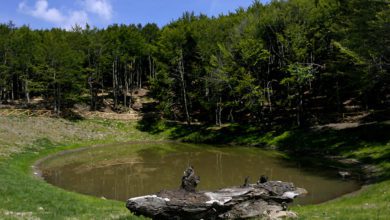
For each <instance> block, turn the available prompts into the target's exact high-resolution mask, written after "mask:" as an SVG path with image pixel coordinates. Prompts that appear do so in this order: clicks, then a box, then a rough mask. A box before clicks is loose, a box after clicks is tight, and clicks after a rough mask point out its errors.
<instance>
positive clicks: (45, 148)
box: [0, 117, 162, 219]
mask: <svg viewBox="0 0 390 220" xmlns="http://www.w3.org/2000/svg"><path fill="white" fill-rule="evenodd" d="M0 122H1V123H0V138H1V139H2V140H4V141H3V142H2V143H1V145H0V219H139V218H138V217H135V216H133V215H132V214H131V213H130V212H129V211H128V210H127V209H126V207H125V203H124V202H118V201H111V200H105V199H100V198H95V197H91V196H86V195H81V194H77V193H73V192H68V191H65V190H63V189H60V188H57V187H54V186H52V185H50V184H48V183H46V182H44V181H43V180H41V179H39V178H38V177H35V176H33V174H32V168H31V166H32V165H33V164H34V162H35V161H36V160H38V159H39V158H42V157H45V156H47V155H50V154H54V153H56V152H60V151H64V150H69V149H76V148H80V147H85V146H92V145H95V144H104V143H115V142H121V141H133V140H142V141H154V140H160V139H161V138H162V137H161V136H158V135H150V134H147V133H144V132H140V131H138V130H137V129H135V126H136V124H135V123H126V122H119V121H110V120H85V121H76V122H70V121H66V120H62V119H50V118H27V117H1V118H0ZM32 127H34V130H32V129H31V128H32ZM58 131H60V132H58ZM75 131H77V132H75ZM14 132H16V134H17V135H15V134H14ZM32 137H33V138H32Z"/></svg>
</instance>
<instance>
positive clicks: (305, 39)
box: [0, 0, 390, 124]
mask: <svg viewBox="0 0 390 220" xmlns="http://www.w3.org/2000/svg"><path fill="white" fill-rule="evenodd" d="M389 11H390V6H389V3H388V1H385V0H376V1H365V0H351V1H339V0H330V1H320V0H319V1H312V0H291V1H271V2H270V3H268V4H262V3H261V2H259V1H255V2H254V3H253V4H252V6H250V7H249V8H247V9H239V10H237V11H236V12H235V13H230V14H228V15H221V16H218V17H212V18H209V17H207V16H205V15H195V14H194V13H190V12H186V13H184V14H183V16H182V17H180V18H179V19H177V20H175V21H173V22H171V23H170V24H168V25H166V26H164V27H162V28H161V29H160V28H159V27H158V26H157V25H156V24H147V25H145V26H141V25H117V24H114V25H111V26H108V27H107V28H106V29H97V28H91V27H89V26H87V27H86V28H85V29H82V28H80V27H75V28H73V29H72V30H70V31H65V30H59V29H52V30H31V29H30V28H29V27H28V26H22V27H15V25H14V24H13V23H9V24H1V25H0V76H1V77H0V99H1V100H2V101H4V102H5V101H14V100H16V99H19V100H20V99H25V100H26V101H29V100H28V99H29V97H30V96H31V97H34V96H42V97H43V98H44V100H45V101H46V104H47V106H51V107H52V108H53V109H56V110H57V111H61V109H62V108H64V107H72V105H73V104H74V103H78V102H85V101H86V100H88V102H89V103H88V104H90V106H91V109H92V110H96V109H97V108H99V103H102V100H99V99H100V98H99V96H98V91H103V92H107V93H108V94H109V96H111V97H110V98H112V99H113V100H114V107H115V108H114V109H116V108H117V107H118V105H122V106H125V107H131V97H129V94H131V91H133V90H134V89H136V88H140V87H148V88H150V89H151V93H150V94H151V95H152V96H154V97H153V98H155V99H156V100H158V108H159V109H160V110H161V111H162V113H163V115H164V117H166V118H170V119H175V120H184V119H186V120H188V119H191V120H198V121H204V122H211V121H216V122H217V123H223V122H233V121H239V122H242V123H245V122H256V123H265V124H267V123H269V122H270V121H272V120H273V119H275V118H280V119H283V120H281V121H283V122H285V124H293V122H292V121H293V119H294V118H295V117H297V119H298V118H299V119H298V120H297V122H298V124H300V122H304V121H307V122H310V121H314V120H318V118H319V117H321V116H320V115H321V114H324V113H332V112H333V113H334V112H335V111H337V112H343V111H345V110H344V109H343V108H344V106H343V103H345V102H347V103H348V102H349V101H350V100H355V101H356V102H357V103H359V105H360V107H361V108H363V107H366V108H373V109H381V108H386V107H388V103H389V100H388V97H389V94H390V91H389V88H390V87H389V86H388V85H389V83H390V81H389V80H390V75H389V65H388V64H389V59H388V57H389V56H390V54H389V51H390V49H389V40H388V39H389V37H388V33H389V32H390V30H389V25H388V23H389V16H388V15H389ZM104 90H105V91H104ZM81 97H88V98H90V99H88V98H81ZM319 97H325V98H324V99H323V100H321V101H320V102H321V103H320V104H319V101H318V99H319ZM314 109H316V110H314ZM318 109H322V110H321V112H318V111H317V110H318ZM313 115H316V116H315V117H313Z"/></svg>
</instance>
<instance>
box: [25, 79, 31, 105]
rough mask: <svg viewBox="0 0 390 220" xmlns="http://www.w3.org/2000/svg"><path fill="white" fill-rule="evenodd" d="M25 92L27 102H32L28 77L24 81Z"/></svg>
mask: <svg viewBox="0 0 390 220" xmlns="http://www.w3.org/2000/svg"><path fill="white" fill-rule="evenodd" d="M24 92H25V94H26V100H27V103H30V92H29V90H28V80H27V79H26V80H25V82H24Z"/></svg>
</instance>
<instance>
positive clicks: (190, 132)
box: [0, 117, 390, 219]
mask: <svg viewBox="0 0 390 220" xmlns="http://www.w3.org/2000/svg"><path fill="white" fill-rule="evenodd" d="M389 131H390V125H389V124H386V123H377V124H370V125H364V126H360V127H358V128H348V129H343V130H332V129H321V130H313V129H307V130H290V131H283V130H272V131H269V130H268V131H267V130H265V129H261V128H255V127H252V126H239V125H236V124H232V125H229V126H225V127H222V128H219V127H210V126H204V125H193V126H186V125H182V124H176V123H171V122H164V121H154V122H152V123H150V122H147V123H146V122H145V121H141V122H140V123H138V124H137V123H129V122H119V121H113V120H81V121H66V120H62V119H48V118H24V117H0V140H1V141H0V219H39V218H40V219H138V218H137V217H134V216H132V215H131V214H130V213H129V212H128V210H127V209H126V208H125V207H124V203H123V202H118V201H110V200H104V199H100V198H95V197H90V196H85V195H80V194H77V193H73V192H68V191H65V190H63V189H60V188H57V187H54V186H51V185H50V184H47V183H46V182H44V181H42V180H41V179H38V178H36V177H34V176H33V175H32V174H31V166H32V164H33V163H34V162H35V161H36V160H38V159H39V158H42V157H45V156H47V155H50V154H53V153H56V152H60V151H63V150H67V149H75V148H79V147H83V146H91V145H94V144H104V143H115V142H123V141H135V140H136V141H155V140H169V139H171V140H181V141H187V142H195V143H218V144H226V143H230V144H232V143H233V144H243V145H252V146H259V147H264V146H267V147H272V148H278V149H281V150H283V151H285V152H287V157H288V158H289V159H291V160H300V159H301V155H309V156H312V157H318V158H321V157H322V156H324V155H335V156H343V157H349V158H356V159H359V160H361V161H363V162H365V163H370V164H373V165H375V166H377V167H380V168H381V170H382V172H380V173H378V176H377V177H378V178H377V182H376V183H375V184H373V185H368V186H366V187H365V188H364V189H362V190H361V191H359V192H356V193H354V194H353V195H350V196H345V197H342V198H339V199H336V200H334V201H329V202H326V203H324V204H320V205H310V206H303V207H294V208H293V210H294V211H297V212H298V215H299V216H300V218H302V219H388V216H390V195H389V193H390V181H389V179H390V175H389V173H390V132H389ZM321 161H323V162H324V161H325V165H330V164H328V163H333V161H328V160H324V159H323V158H321ZM332 165H333V164H332Z"/></svg>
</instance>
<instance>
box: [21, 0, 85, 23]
mask: <svg viewBox="0 0 390 220" xmlns="http://www.w3.org/2000/svg"><path fill="white" fill-rule="evenodd" d="M19 10H20V11H21V12H23V13H25V14H28V15H31V16H33V17H35V18H38V19H42V20H45V21H48V22H50V23H54V24H56V25H58V26H59V27H62V28H66V29H68V30H69V29H71V28H72V26H74V25H76V24H77V25H80V26H82V27H84V26H85V24H86V23H87V22H88V20H89V19H88V14H87V13H86V12H85V11H84V10H79V11H77V10H70V11H69V12H68V13H67V14H64V13H63V12H61V11H60V10H58V9H57V8H53V7H52V8H50V7H49V3H48V1H47V0H37V1H36V2H35V6H34V7H32V8H31V7H29V6H28V5H27V4H26V2H25V1H23V2H21V3H19Z"/></svg>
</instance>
